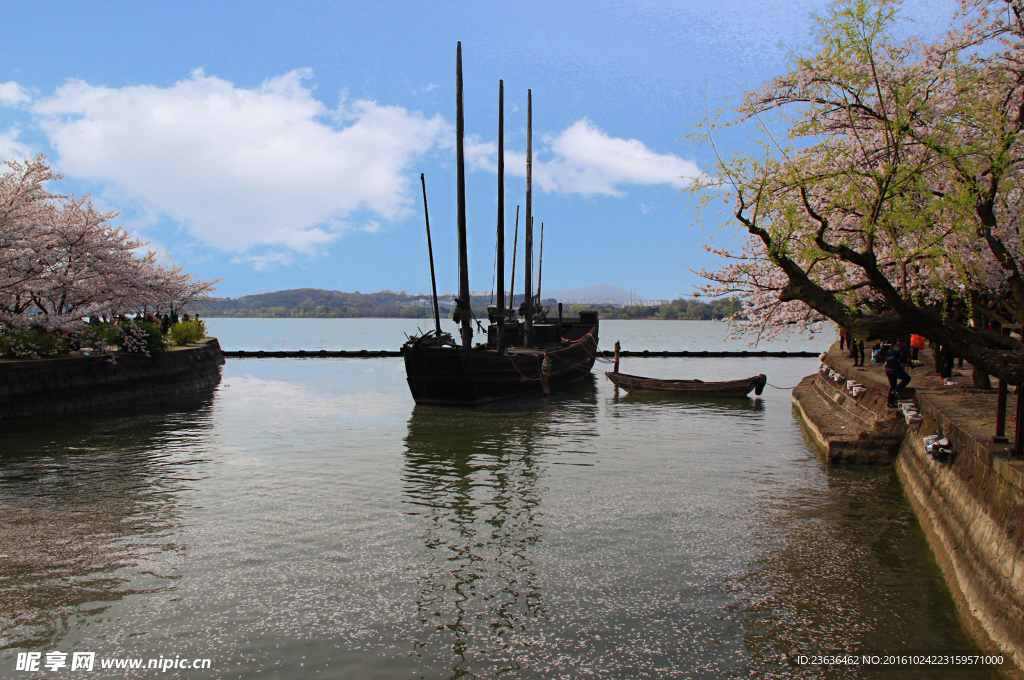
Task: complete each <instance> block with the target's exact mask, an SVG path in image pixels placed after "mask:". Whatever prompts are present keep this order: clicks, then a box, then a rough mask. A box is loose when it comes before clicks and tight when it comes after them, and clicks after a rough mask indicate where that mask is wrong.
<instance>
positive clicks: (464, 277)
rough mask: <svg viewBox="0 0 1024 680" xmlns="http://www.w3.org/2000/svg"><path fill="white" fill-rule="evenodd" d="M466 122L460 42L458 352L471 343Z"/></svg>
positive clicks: (457, 72) (457, 88) (457, 95)
mask: <svg viewBox="0 0 1024 680" xmlns="http://www.w3.org/2000/svg"><path fill="white" fill-rule="evenodd" d="M465 135H466V121H465V118H464V116H463V112H462V42H461V41H460V42H459V44H458V48H457V53H456V61H455V164H456V168H457V171H458V175H457V176H458V203H459V218H458V219H459V304H458V313H459V320H460V321H461V323H462V348H463V349H469V348H470V347H471V346H472V342H473V324H472V321H471V319H470V304H469V303H470V300H469V252H468V250H469V249H468V246H467V243H466V159H465V153H464V151H463V138H464V137H465Z"/></svg>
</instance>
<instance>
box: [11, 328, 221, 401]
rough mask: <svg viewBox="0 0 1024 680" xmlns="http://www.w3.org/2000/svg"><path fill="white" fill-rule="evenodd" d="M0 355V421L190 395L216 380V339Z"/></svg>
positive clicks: (213, 383)
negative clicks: (143, 348)
mask: <svg viewBox="0 0 1024 680" xmlns="http://www.w3.org/2000/svg"><path fill="white" fill-rule="evenodd" d="M114 359H115V361H111V357H108V356H95V355H94V356H62V357H56V358H43V359H3V360H0V420H7V419H11V418H25V417H50V416H58V415H66V414H71V413H80V412H85V411H95V410H99V409H105V408H117V407H121V406H126V405H129V404H139V403H145V402H151V401H157V400H162V399H172V398H178V397H185V396H192V395H196V394H199V393H201V392H203V391H204V390H208V389H209V388H211V387H212V386H214V385H216V384H217V383H218V382H219V381H220V366H221V365H222V364H223V363H224V356H223V354H222V353H221V350H220V344H219V343H218V342H217V339H216V338H204V339H203V340H201V341H200V342H199V343H198V344H196V345H191V346H189V347H181V348H174V349H170V350H168V351H166V352H164V353H163V354H161V355H160V356H158V357H156V358H155V359H150V358H149V357H146V356H144V355H142V354H117V355H114Z"/></svg>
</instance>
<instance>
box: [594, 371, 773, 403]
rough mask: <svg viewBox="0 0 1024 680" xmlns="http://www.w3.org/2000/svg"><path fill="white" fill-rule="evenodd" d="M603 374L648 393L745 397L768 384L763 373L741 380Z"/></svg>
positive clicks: (617, 383)
mask: <svg viewBox="0 0 1024 680" xmlns="http://www.w3.org/2000/svg"><path fill="white" fill-rule="evenodd" d="M605 376H606V377H607V378H608V379H609V380H611V381H612V382H613V383H615V386H616V387H621V388H622V389H624V390H626V391H627V392H642V393H649V394H688V395H694V396H701V397H745V396H747V395H748V394H750V390H754V394H761V391H762V390H764V386H765V385H766V384H768V377H767V376H766V375H764V374H763V373H762V374H761V375H757V376H754V377H753V378H744V379H743V380H726V381H724V382H704V381H703V380H661V379H659V378H642V377H640V376H638V375H627V374H625V373H611V372H605Z"/></svg>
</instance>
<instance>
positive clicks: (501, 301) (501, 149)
mask: <svg viewBox="0 0 1024 680" xmlns="http://www.w3.org/2000/svg"><path fill="white" fill-rule="evenodd" d="M498 282H499V283H498V314H499V317H498V318H499V319H502V320H504V318H505V81H503V80H499V81H498Z"/></svg>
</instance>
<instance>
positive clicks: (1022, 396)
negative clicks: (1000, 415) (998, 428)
mask: <svg viewBox="0 0 1024 680" xmlns="http://www.w3.org/2000/svg"><path fill="white" fill-rule="evenodd" d="M1022 417H1024V385H1018V387H1017V424H1016V427H1015V428H1014V434H1013V456H1014V458H1020V457H1021V456H1024V438H1022V436H1021V435H1024V428H1021V426H1020V421H1021V418H1022Z"/></svg>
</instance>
